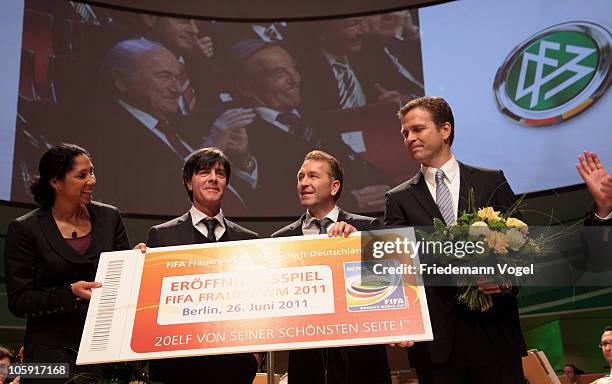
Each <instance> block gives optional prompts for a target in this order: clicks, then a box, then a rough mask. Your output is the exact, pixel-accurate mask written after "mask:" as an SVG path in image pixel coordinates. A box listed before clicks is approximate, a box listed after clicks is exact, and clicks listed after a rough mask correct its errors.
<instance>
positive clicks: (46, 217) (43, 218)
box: [38, 208, 93, 264]
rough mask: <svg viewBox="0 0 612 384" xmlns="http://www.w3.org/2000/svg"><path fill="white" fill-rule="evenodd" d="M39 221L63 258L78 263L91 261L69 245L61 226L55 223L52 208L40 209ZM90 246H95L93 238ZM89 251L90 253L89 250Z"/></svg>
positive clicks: (48, 238)
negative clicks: (58, 226)
mask: <svg viewBox="0 0 612 384" xmlns="http://www.w3.org/2000/svg"><path fill="white" fill-rule="evenodd" d="M38 222H39V225H40V228H41V230H42V233H43V235H44V236H45V238H46V239H47V241H48V242H49V244H50V245H51V247H52V248H53V249H54V250H55V252H56V253H57V254H58V255H59V256H60V257H61V258H63V259H66V260H68V261H69V262H71V263H78V264H85V263H90V262H91V261H90V260H88V259H87V258H86V257H85V256H82V255H79V254H78V253H77V252H76V251H75V250H74V249H73V248H72V247H71V246H70V245H68V242H67V241H66V240H65V239H64V238H63V236H62V233H61V232H60V231H59V228H57V224H55V220H54V219H53V215H52V214H51V210H50V209H48V210H47V209H42V208H41V209H40V210H39V211H38ZM92 231H93V225H92ZM89 248H90V249H91V248H93V238H92V245H91V246H90V247H89ZM87 253H89V250H88V252H87Z"/></svg>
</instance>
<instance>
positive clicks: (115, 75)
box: [111, 69, 127, 93]
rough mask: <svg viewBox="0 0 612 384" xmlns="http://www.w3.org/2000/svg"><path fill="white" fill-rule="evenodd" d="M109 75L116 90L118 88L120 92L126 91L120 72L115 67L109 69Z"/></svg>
mask: <svg viewBox="0 0 612 384" xmlns="http://www.w3.org/2000/svg"><path fill="white" fill-rule="evenodd" d="M111 77H112V79H113V85H114V87H115V89H116V90H118V91H119V92H121V93H124V92H126V91H127V84H126V82H125V79H124V76H123V75H122V74H121V72H119V71H118V70H116V69H113V70H112V71H111Z"/></svg>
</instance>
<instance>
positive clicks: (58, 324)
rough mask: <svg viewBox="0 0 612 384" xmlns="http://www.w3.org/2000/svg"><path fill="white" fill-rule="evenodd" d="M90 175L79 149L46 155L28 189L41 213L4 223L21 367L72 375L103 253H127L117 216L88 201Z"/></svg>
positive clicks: (93, 181) (67, 147) (72, 147)
mask: <svg viewBox="0 0 612 384" xmlns="http://www.w3.org/2000/svg"><path fill="white" fill-rule="evenodd" d="M93 170H94V169H93V165H92V163H91V158H90V155H89V153H88V152H87V151H86V150H85V149H83V148H81V147H79V146H76V145H73V144H59V145H56V146H55V147H53V148H51V149H49V150H48V151H47V152H45V154H44V155H43V156H42V157H41V159H40V163H39V173H40V177H39V178H38V180H37V181H36V182H35V183H34V184H33V185H32V187H31V191H32V194H33V195H34V199H35V200H36V202H37V203H38V204H39V205H40V208H38V209H36V210H34V211H32V212H30V213H28V214H26V215H24V216H22V217H20V218H18V219H15V220H14V221H12V222H11V223H10V225H9V228H8V234H7V239H6V252H5V264H6V285H7V290H8V303H9V309H10V310H11V312H12V313H13V314H15V315H16V316H20V317H26V318H27V325H26V332H25V340H24V344H25V349H24V350H25V356H24V362H26V363H42V362H63V363H69V364H70V371H71V372H73V373H74V372H75V370H76V366H75V361H76V355H77V350H78V348H79V343H80V339H81V333H82V331H83V325H84V323H85V317H86V314H87V305H88V302H89V298H90V297H91V290H92V289H93V288H98V287H100V286H101V284H99V283H96V282H94V281H93V280H94V278H95V274H96V269H97V265H98V260H99V257H100V253H101V252H105V251H118V250H124V249H128V248H129V243H128V238H127V235H126V232H125V227H124V225H123V222H122V220H121V216H120V214H119V211H118V210H117V209H116V208H114V207H111V206H109V205H104V204H101V203H97V202H94V201H92V193H93V190H94V186H95V185H96V177H95V176H94V172H93ZM66 380H67V379H61V380H57V382H65V381H66ZM22 381H23V382H26V380H22ZM36 382H37V381H36ZM45 382H46V383H51V382H56V381H54V380H50V379H45Z"/></svg>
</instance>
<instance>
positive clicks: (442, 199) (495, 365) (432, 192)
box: [385, 97, 525, 384]
mask: <svg viewBox="0 0 612 384" xmlns="http://www.w3.org/2000/svg"><path fill="white" fill-rule="evenodd" d="M399 116H400V119H401V123H402V131H401V132H402V135H403V136H404V144H405V145H406V149H407V150H408V151H409V152H410V155H411V156H412V157H413V158H414V159H415V160H416V161H418V162H420V163H421V170H420V171H419V173H418V174H417V175H415V176H414V177H413V178H412V179H410V180H408V181H407V182H404V183H403V184H400V185H399V186H397V187H395V188H393V189H392V190H390V191H389V192H388V193H387V201H386V209H385V225H409V226H432V225H433V218H434V217H437V218H440V219H442V220H443V221H445V222H446V224H447V225H451V224H453V222H454V221H455V220H456V218H457V213H458V212H461V211H464V210H466V209H467V208H468V203H469V202H468V196H469V195H470V191H473V194H474V201H473V204H474V205H475V206H476V207H486V206H492V207H493V208H494V209H495V210H501V211H502V212H503V211H507V210H508V209H509V208H510V207H511V206H512V205H513V203H514V201H515V196H514V193H513V192H512V189H511V188H510V186H509V185H508V182H507V181H506V178H505V177H504V175H503V173H502V171H499V170H488V169H483V168H476V167H472V166H469V165H465V164H462V163H460V162H458V161H457V160H456V159H455V158H454V156H453V154H452V152H451V145H452V142H453V138H454V128H455V127H454V118H453V114H452V111H451V108H450V106H449V105H448V104H447V103H446V101H445V100H444V99H442V98H441V97H422V98H419V99H415V100H412V101H410V102H409V103H407V104H406V105H404V106H403V107H402V108H401V109H400V112H399ZM480 289H481V291H483V292H484V293H486V294H490V295H491V297H492V299H493V308H492V309H491V310H489V311H486V312H482V313H481V312H474V311H471V310H469V309H468V308H467V306H465V305H462V304H458V303H457V299H456V293H457V288H456V287H454V286H453V285H452V283H451V284H449V285H448V286H435V287H434V286H427V287H426V294H427V302H428V306H429V314H430V319H431V323H432V328H433V336H434V340H433V341H432V342H425V343H417V344H416V345H415V346H414V347H412V348H410V349H409V355H410V362H411V364H412V365H413V366H414V367H416V370H417V374H418V376H419V382H420V383H424V384H432V383H433V384H440V383H443V384H452V383H470V384H479V383H481V384H490V383H508V384H516V383H522V382H523V370H522V365H521V356H523V355H525V343H524V340H523V335H522V333H521V328H520V324H519V318H518V306H517V301H516V290H513V291H512V292H511V293H501V290H500V288H499V287H497V286H494V285H491V284H483V285H482V286H481V287H480Z"/></svg>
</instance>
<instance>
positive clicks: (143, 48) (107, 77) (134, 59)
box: [100, 39, 164, 92]
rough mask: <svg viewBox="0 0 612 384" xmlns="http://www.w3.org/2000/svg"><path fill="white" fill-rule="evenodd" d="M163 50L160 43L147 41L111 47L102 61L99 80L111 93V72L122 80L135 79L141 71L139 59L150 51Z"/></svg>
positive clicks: (130, 41) (126, 42)
mask: <svg viewBox="0 0 612 384" xmlns="http://www.w3.org/2000/svg"><path fill="white" fill-rule="evenodd" d="M160 48H164V47H163V46H162V45H161V44H160V43H157V42H155V41H150V40H147V39H132V40H124V41H121V42H119V43H117V44H115V46H113V47H112V48H111V49H110V50H109V51H108V52H107V53H106V55H105V56H104V59H102V64H101V66H100V80H101V83H102V84H103V85H106V87H110V89H109V90H111V89H112V91H113V92H115V91H116V90H115V89H114V86H113V72H114V71H116V72H118V73H119V74H120V76H121V77H122V78H124V79H130V80H132V79H135V78H136V77H137V76H138V72H139V71H140V70H142V68H141V61H140V58H141V57H143V56H144V55H146V54H147V53H149V52H151V51H155V50H158V49H160Z"/></svg>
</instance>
